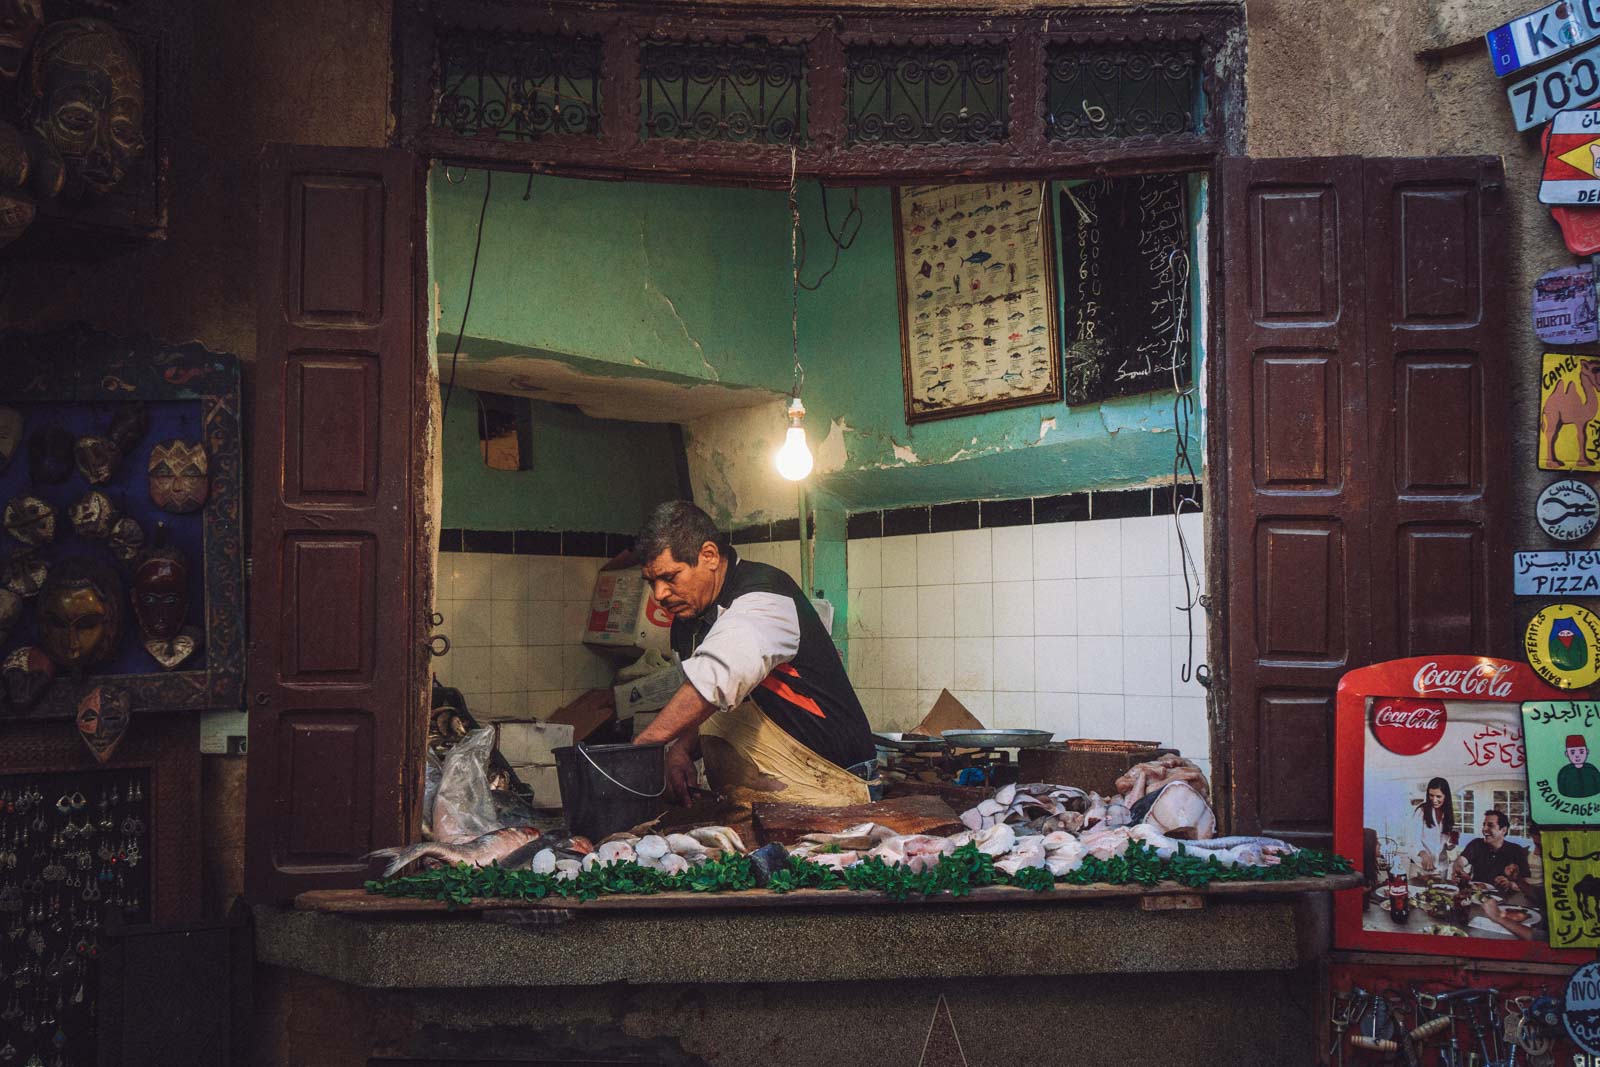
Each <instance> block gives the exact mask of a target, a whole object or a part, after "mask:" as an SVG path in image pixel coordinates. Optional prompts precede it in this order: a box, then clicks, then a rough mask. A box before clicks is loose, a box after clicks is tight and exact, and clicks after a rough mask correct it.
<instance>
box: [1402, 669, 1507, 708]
mask: <svg viewBox="0 0 1600 1067" xmlns="http://www.w3.org/2000/svg"><path fill="white" fill-rule="evenodd" d="M1511 667H1512V664H1510V663H1475V664H1473V665H1472V666H1470V667H1464V668H1460V669H1450V668H1444V667H1440V666H1439V664H1437V663H1435V662H1434V661H1433V660H1429V661H1428V662H1427V663H1424V664H1423V665H1422V666H1421V667H1419V668H1418V669H1417V673H1416V676H1415V677H1414V678H1412V679H1411V688H1412V689H1414V690H1416V693H1417V695H1418V696H1456V697H1471V698H1473V699H1476V700H1498V699H1504V698H1505V697H1507V696H1510V695H1511V677H1510V674H1511Z"/></svg>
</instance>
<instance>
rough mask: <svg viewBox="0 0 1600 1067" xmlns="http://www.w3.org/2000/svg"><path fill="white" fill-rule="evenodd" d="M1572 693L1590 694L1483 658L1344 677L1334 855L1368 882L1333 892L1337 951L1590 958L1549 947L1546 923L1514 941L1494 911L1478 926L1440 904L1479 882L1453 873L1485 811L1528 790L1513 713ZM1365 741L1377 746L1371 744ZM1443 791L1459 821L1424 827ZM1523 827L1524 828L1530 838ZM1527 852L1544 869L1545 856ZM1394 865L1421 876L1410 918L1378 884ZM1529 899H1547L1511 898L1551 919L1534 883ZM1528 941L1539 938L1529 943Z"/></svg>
mask: <svg viewBox="0 0 1600 1067" xmlns="http://www.w3.org/2000/svg"><path fill="white" fill-rule="evenodd" d="M1575 697H1578V698H1581V694H1573V693H1562V692H1559V691H1557V690H1555V689H1552V688H1551V687H1550V686H1548V685H1546V684H1545V683H1544V681H1543V680H1541V679H1540V678H1539V677H1538V675H1536V674H1534V673H1533V671H1532V670H1531V669H1530V668H1528V667H1527V665H1525V664H1522V663H1517V662H1515V661H1512V660H1502V659H1494V658H1491V657H1488V656H1442V655H1441V656H1414V657H1411V658H1409V659H1398V660H1390V661H1388V662H1385V663H1377V664H1374V665H1372V666H1370V667H1363V668H1361V669H1359V670H1354V671H1350V672H1348V673H1347V674H1345V675H1344V677H1343V678H1341V679H1340V681H1339V688H1338V692H1337V694H1336V696H1335V702H1336V708H1335V712H1334V796H1333V804H1334V822H1333V845H1334V850H1335V851H1336V852H1338V853H1339V854H1340V855H1342V856H1346V857H1348V858H1349V859H1350V860H1351V861H1352V862H1354V863H1355V865H1356V869H1357V870H1358V871H1360V872H1361V873H1362V874H1363V875H1365V876H1366V877H1365V882H1364V884H1363V885H1362V886H1359V887H1357V888H1354V889H1347V890H1342V891H1340V892H1339V893H1336V894H1335V895H1334V905H1333V907H1334V912H1333V914H1334V944H1335V946H1336V947H1338V948H1343V949H1368V950H1378V951H1386V952H1408V953H1424V954H1428V955H1435V956H1456V957H1462V958H1478V959H1499V960H1521V961H1545V962H1551V963H1572V964H1577V963H1580V962H1582V961H1583V960H1584V959H1586V958H1588V957H1589V955H1590V954H1588V953H1584V952H1578V951H1574V950H1570V949H1568V950H1557V949H1552V948H1551V947H1550V946H1549V944H1548V939H1547V937H1546V936H1545V934H1544V932H1543V927H1542V926H1539V925H1538V924H1537V923H1535V924H1534V925H1533V926H1530V927H1529V928H1528V929H1525V930H1522V931H1520V932H1519V933H1520V935H1521V936H1513V934H1512V932H1511V930H1510V928H1509V927H1504V926H1503V925H1500V924H1496V923H1494V922H1493V920H1488V917H1487V915H1485V916H1483V919H1480V917H1479V913H1478V912H1477V911H1472V910H1469V909H1466V908H1463V909H1462V911H1463V912H1464V914H1460V915H1452V914H1451V913H1450V909H1449V908H1448V907H1446V906H1445V904H1446V903H1447V898H1446V896H1445V894H1448V893H1449V892H1451V891H1452V889H1453V888H1454V883H1456V882H1457V881H1471V880H1476V873H1477V872H1476V870H1475V869H1474V870H1466V871H1463V872H1461V873H1457V872H1456V871H1455V864H1456V862H1457V860H1460V859H1461V857H1462V856H1463V855H1466V854H1467V847H1468V845H1469V844H1470V843H1471V841H1472V839H1473V838H1474V837H1475V836H1481V827H1482V821H1483V819H1484V818H1485V816H1486V813H1487V811H1488V810H1490V808H1491V807H1492V806H1493V805H1494V804H1496V803H1502V802H1501V801H1497V800H1496V799H1495V798H1496V797H1498V796H1500V795H1502V794H1506V793H1509V792H1510V791H1512V790H1516V789H1526V784H1527V777H1526V775H1527V772H1526V770H1525V759H1524V752H1523V746H1522V738H1521V718H1520V714H1519V713H1518V711H1517V709H1518V707H1519V706H1520V705H1521V703H1522V702H1523V701H1525V700H1562V699H1566V700H1570V699H1574V698H1575ZM1475 705H1477V706H1475ZM1369 737H1370V738H1372V739H1374V740H1375V741H1376V742H1377V743H1376V744H1370V743H1369V741H1368V738H1369ZM1413 761H1414V762H1413ZM1441 778H1443V779H1448V782H1446V783H1441V781H1440V779H1441ZM1464 783H1469V784H1471V785H1472V786H1473V787H1474V788H1475V793H1474V800H1475V801H1476V809H1477V810H1475V811H1473V812H1472V817H1471V819H1468V818H1467V817H1466V812H1465V811H1464V810H1463V808H1464V804H1462V803H1461V799H1462V796H1463V795H1464V794H1463V792H1462V790H1463V784H1464ZM1441 784H1443V785H1444V788H1440V789H1439V790H1438V792H1440V793H1443V794H1445V795H1446V796H1447V797H1449V798H1450V801H1451V803H1452V805H1453V807H1452V810H1451V818H1453V819H1454V825H1453V826H1449V827H1446V826H1445V825H1444V824H1443V822H1442V820H1440V821H1436V822H1430V823H1428V824H1426V825H1425V823H1424V819H1423V812H1422V810H1421V809H1422V806H1423V805H1424V804H1426V803H1427V802H1428V801H1429V800H1430V799H1431V794H1433V793H1434V789H1435V787H1436V786H1440V785H1441ZM1369 807H1370V808H1371V810H1369ZM1520 825H1521V832H1524V833H1531V828H1529V827H1527V826H1526V825H1525V823H1524V824H1520ZM1436 849H1439V850H1441V851H1438V852H1437V853H1436V852H1435V851H1434V850H1436ZM1419 852H1425V853H1426V854H1427V855H1426V856H1422V855H1419V854H1418V853H1419ZM1530 856H1532V858H1533V859H1537V856H1536V850H1534V851H1533V852H1530ZM1414 859H1415V860H1417V861H1422V860H1426V861H1427V863H1428V867H1427V868H1426V869H1424V870H1419V869H1418V868H1417V867H1416V866H1415V865H1414V864H1413V860H1414ZM1440 859H1442V860H1443V863H1442V864H1440V863H1439V862H1438V860H1440ZM1471 862H1472V860H1471V859H1470V858H1469V859H1468V860H1463V861H1462V865H1463V867H1466V866H1467V865H1468V864H1470V863H1471ZM1532 865H1533V863H1532V860H1530V867H1531V866H1532ZM1397 866H1398V869H1399V870H1400V871H1401V872H1402V874H1403V875H1418V876H1419V877H1418V878H1417V880H1416V881H1415V882H1414V883H1413V884H1410V885H1408V886H1406V895H1407V896H1408V898H1409V899H1408V900H1407V905H1408V906H1407V907H1406V908H1404V909H1402V910H1403V911H1404V912H1406V914H1396V913H1395V911H1394V910H1393V909H1391V907H1390V905H1389V901H1388V897H1389V895H1390V894H1391V893H1395V892H1397V891H1398V889H1399V887H1398V886H1396V887H1394V888H1391V887H1389V886H1388V885H1386V884H1383V883H1382V882H1380V881H1379V879H1385V880H1387V878H1389V877H1393V874H1394V871H1395V870H1396V869H1397ZM1533 880H1534V879H1533V878H1532V877H1531V871H1530V879H1529V881H1530V882H1531V881H1533ZM1430 884H1431V885H1434V886H1436V887H1438V888H1436V889H1435V892H1434V893H1433V894H1432V895H1429V894H1428V893H1427V892H1426V890H1427V888H1428V886H1429V885H1430ZM1534 892H1535V895H1536V896H1538V897H1540V899H1537V900H1529V901H1522V900H1520V899H1511V900H1508V901H1504V902H1505V903H1510V904H1517V905H1531V908H1532V910H1535V911H1539V912H1541V913H1542V910H1543V903H1544V902H1543V900H1542V890H1540V889H1539V887H1537V886H1535V887H1534ZM1461 899H1463V900H1465V899H1467V898H1464V897H1463V898H1461ZM1483 920H1488V921H1487V922H1486V921H1483ZM1454 927H1459V929H1450V928H1454ZM1530 932H1531V933H1532V935H1533V936H1532V938H1531V939H1524V938H1525V937H1527V936H1528V934H1529V933H1530ZM1446 934H1453V936H1446Z"/></svg>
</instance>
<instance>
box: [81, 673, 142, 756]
mask: <svg viewBox="0 0 1600 1067" xmlns="http://www.w3.org/2000/svg"><path fill="white" fill-rule="evenodd" d="M132 710H133V698H132V697H130V696H129V695H128V691H127V690H126V689H115V688H112V687H111V686H105V685H98V686H95V687H94V688H93V689H91V690H89V691H88V692H87V693H85V694H84V697H83V699H82V700H80V701H78V734H79V735H80V736H81V737H82V738H83V743H84V744H86V745H88V746H89V751H90V752H93V753H94V758H95V759H97V760H99V761H100V762H101V763H104V762H105V761H106V760H108V759H110V758H111V754H112V753H113V752H115V751H116V750H117V746H118V745H120V744H121V743H122V739H123V737H125V736H126V735H127V733H128V719H129V717H130V713H131V712H132Z"/></svg>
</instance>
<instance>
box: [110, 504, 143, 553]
mask: <svg viewBox="0 0 1600 1067" xmlns="http://www.w3.org/2000/svg"><path fill="white" fill-rule="evenodd" d="M143 551H144V527H143V526H140V525H139V520H138V519H135V518H133V517H132V516H129V515H124V516H123V517H122V518H120V519H118V520H117V521H116V522H114V523H112V524H111V554H112V555H113V556H116V557H117V558H118V559H120V560H121V561H122V562H124V563H132V562H133V561H134V560H136V559H138V558H139V553H141V552H143Z"/></svg>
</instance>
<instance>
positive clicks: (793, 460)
mask: <svg viewBox="0 0 1600 1067" xmlns="http://www.w3.org/2000/svg"><path fill="white" fill-rule="evenodd" d="M805 413H806V409H805V405H803V404H801V403H800V399H799V398H798V397H796V398H795V399H794V400H791V401H790V402H789V429H788V430H787V431H786V432H785V433H784V435H783V447H781V448H779V449H778V454H777V456H776V457H775V458H776V460H777V465H778V473H779V474H781V475H783V476H784V477H785V478H787V479H789V481H791V482H798V481H800V480H801V479H802V478H804V477H805V476H806V475H808V474H810V473H811V449H809V448H807V447H806V431H805V428H804V427H802V426H801V425H800V420H801V419H802V418H804V417H805Z"/></svg>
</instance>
